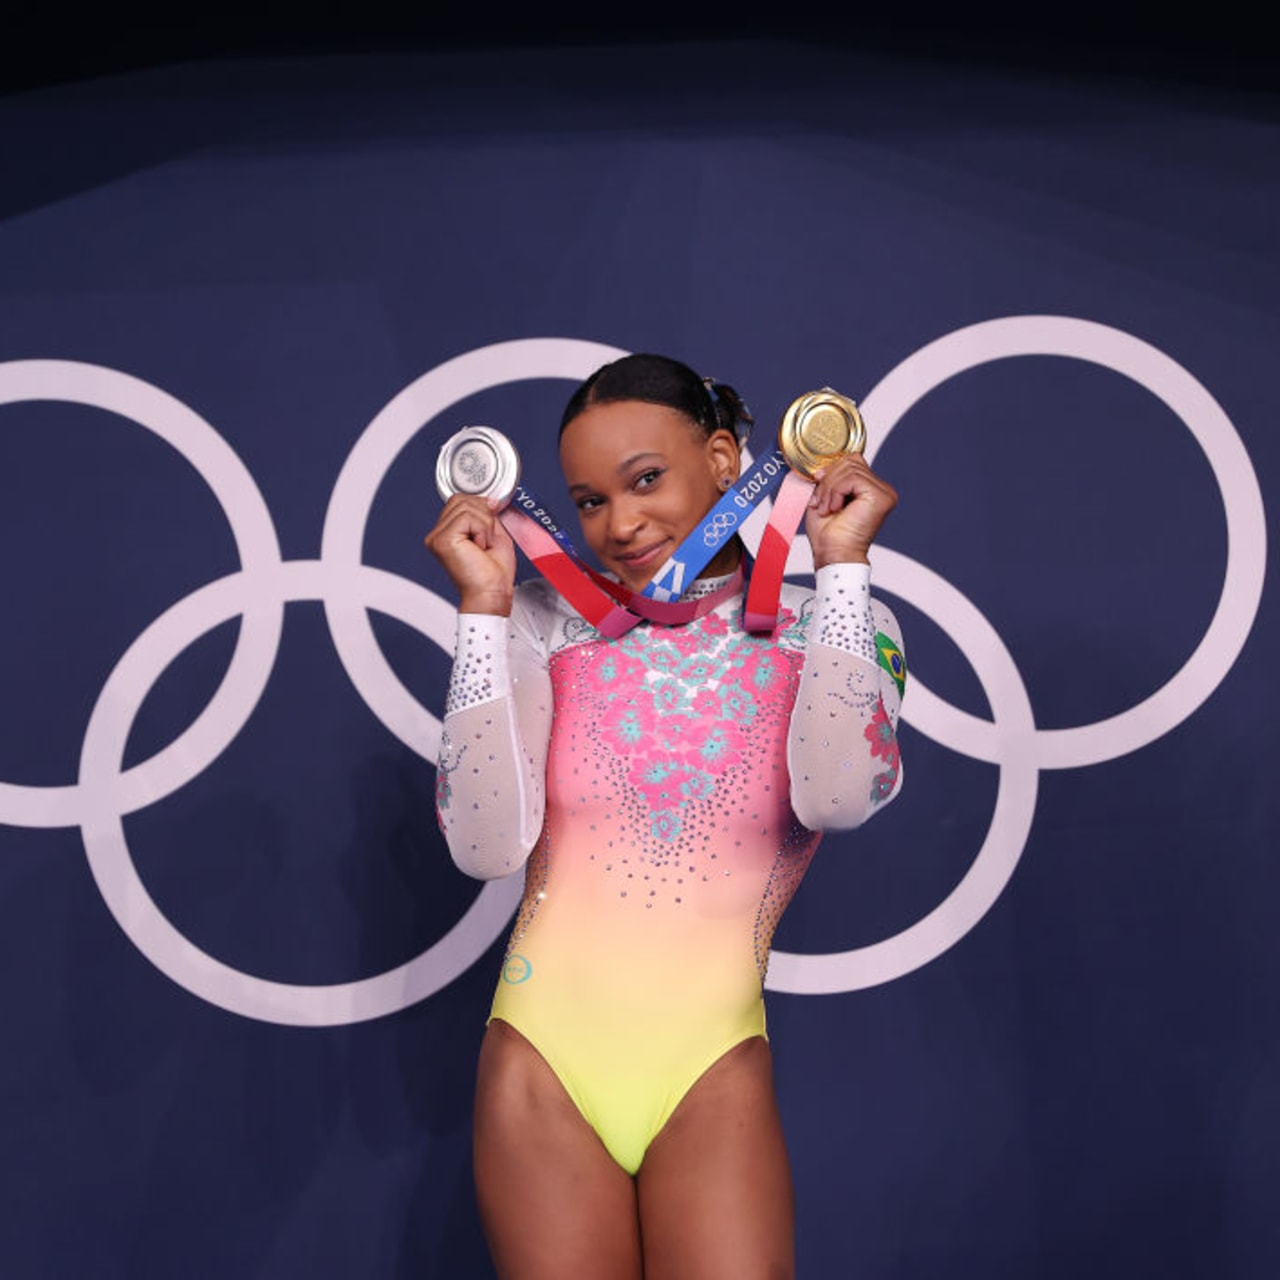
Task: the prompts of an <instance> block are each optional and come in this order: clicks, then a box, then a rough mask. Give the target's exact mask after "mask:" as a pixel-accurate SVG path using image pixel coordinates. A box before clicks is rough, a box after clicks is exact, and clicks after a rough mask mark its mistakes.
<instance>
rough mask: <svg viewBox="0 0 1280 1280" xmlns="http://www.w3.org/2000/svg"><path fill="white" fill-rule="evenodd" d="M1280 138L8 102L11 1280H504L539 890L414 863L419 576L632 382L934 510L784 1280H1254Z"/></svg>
mask: <svg viewBox="0 0 1280 1280" xmlns="http://www.w3.org/2000/svg"><path fill="white" fill-rule="evenodd" d="M1273 105H1274V104H1273V103H1271V102H1261V103H1259V102H1258V101H1255V100H1251V99H1249V98H1247V97H1245V96H1242V95H1232V94H1230V93H1229V92H1227V91H1225V90H1217V91H1214V92H1212V93H1210V92H1208V91H1200V92H1197V93H1194V94H1193V93H1192V92H1190V91H1189V90H1185V89H1184V90H1180V91H1178V90H1174V89H1173V88H1171V87H1169V86H1167V85H1165V86H1158V85H1152V84H1139V83H1135V82H1124V81H1119V80H1115V81H1110V82H1104V81H1096V82H1084V81H1078V82H1073V81H1069V80H1057V81H1050V80H1047V79H1039V80H1037V79H1033V78H1030V77H1019V76H1018V75H1016V74H1015V73H1013V72H1004V73H1000V74H996V73H995V72H992V71H988V72H985V73H980V72H978V71H977V70H972V69H965V68H963V67H958V66H950V67H948V66H945V65H941V64H938V65H926V64H923V63H921V64H915V63H909V62H901V63H899V62H892V61H890V60H888V59H887V58H884V57H881V58H878V59H869V58H858V57H857V56H855V55H853V54H850V53H848V52H836V51H834V50H824V49H821V48H818V47H814V46H804V47H801V46H784V45H761V44H756V45H746V44H744V45H740V46H735V45H729V44H726V45H700V46H694V45H690V46H676V47H669V48H665V49H657V48H653V49H633V50H629V51H628V50H621V49H617V50H611V51H600V50H596V51H593V50H575V51H561V52H556V51H542V52H537V53H534V52H524V53H515V52H512V53H507V54H496V53H488V54H483V55H481V54H471V55H464V54H456V55H450V56H443V55H441V56H425V55H417V56H413V57H407V56H406V57H403V58H396V57H391V56H387V57H382V58H376V59H375V58H370V59H348V60H321V59H313V60H308V61H292V62H275V63H271V62H240V63H224V64H221V65H208V66H192V67H178V68H171V69H167V70H161V71H153V72H148V73H145V74H142V73H140V74H136V75H133V76H128V77H121V78H118V79H114V80H108V81H102V82H96V83H88V84H84V85H80V86H72V87H66V88H61V89H56V90H45V91H41V92H33V93H28V94H24V95H20V96H14V97H9V98H7V99H2V100H0V152H2V153H3V154H4V155H5V157H6V166H5V168H6V172H5V179H4V185H3V189H2V190H0V215H2V218H3V220H2V221H0V531H2V533H3V547H4V555H3V565H4V572H3V577H2V578H0V582H2V583H3V594H2V596H0V602H2V603H0V608H3V617H4V623H5V625H4V626H3V628H0V707H2V708H3V715H2V716H0V984H2V985H0V998H2V1002H3V1009H4V1014H5V1035H4V1044H5V1052H4V1053H3V1055H0V1117H2V1120H0V1131H2V1132H3V1134H4V1147H5V1157H4V1166H5V1194H4V1197H3V1199H2V1200H0V1273H3V1274H4V1275H6V1276H9V1275H12V1276H16V1277H45V1276H48V1277H59V1278H62V1277H71V1276H75V1277H81V1276H93V1277H95V1278H99V1277H100V1278H102V1280H108V1278H115V1277H177V1276H181V1277H184V1280H188V1278H189V1280H196V1278H200V1277H219V1278H222V1277H236V1278H237V1280H245V1278H248V1277H271V1278H273V1280H274V1278H276V1277H282V1278H291V1277H303V1276H306V1277H313V1276H317V1275H320V1276H341V1277H346V1276H356V1275H358V1276H361V1277H369V1278H370V1280H372V1278H375V1277H396V1278H399V1277H406V1278H407V1277H423V1276H441V1277H446V1276H447V1277H481V1278H482V1277H485V1276H488V1275H491V1271H490V1268H489V1264H488V1262H487V1259H486V1256H485V1251H484V1246H483V1241H482V1239H481V1236H480V1233H479V1227H478V1224H477V1220H476V1216H475V1211H474V1208H473V1204H472V1193H471V1186H470V1171H469V1163H468V1162H469V1108H470V1101H471V1078H472V1069H473V1063H474V1055H475V1051H476V1048H477V1045H478V1042H479V1037H480V1035H481V1032H482V1029H483V1020H484V1015H485V1012H486V1010H487V1005H488V1000H489V996H490V993H491V989H492V985H493V982H494V979H495V975H496V966H497V960H498V956H499V954H500V950H501V939H502V936H503V933H504V930H505V921H506V919H507V917H508V915H509V912H510V909H511V906H512V903H513V901H514V898H513V894H514V892H515V890H516V888H517V887H516V886H512V885H502V884H499V885H496V886H493V887H491V888H487V889H485V890H484V891H483V892H481V890H480V886H478V885H477V884H475V883H473V882H469V881H467V880H466V879H465V878H464V877H462V876H461V875H460V874H458V873H457V872H455V871H454V870H453V868H452V865H451V864H450V862H449V859H448V856H447V853H446V851H445V849H444V846H443V842H442V840H441V838H440V836H439V834H438V832H437V830H436V826H435V820H434V814H433V811H432V805H431V795H432V787H433V780H434V779H433V775H434V769H433V763H432V761H433V759H434V748H435V742H436V735H437V733H438V720H437V719H436V717H437V716H438V715H439V714H440V713H441V710H442V704H443V689H444V681H445V679H446V676H447V668H448V654H447V648H448V645H449V635H450V624H451V616H450V607H449V604H448V600H447V596H448V589H447V586H446V584H445V582H444V581H443V579H442V577H441V575H440V574H439V573H438V572H437V570H436V568H435V566H434V564H433V563H432V562H431V561H430V559H429V557H428V556H427V555H426V553H425V552H424V551H423V550H422V547H421V539H422V535H423V534H424V532H425V531H426V530H427V529H428V528H429V527H430V525H431V523H432V522H433V520H434V518H435V513H436V511H437V509H438V502H437V500H436V498H435V495H434V491H433V485H432V474H433V469H434V458H435V452H436V449H437V447H438V445H439V443H440V441H441V440H442V439H443V438H444V437H445V436H446V435H448V434H450V433H451V432H452V431H453V430H455V429H456V428H457V427H459V426H461V425H462V424H464V423H467V422H477V421H479V422H488V423H490V424H492V425H496V426H499V427H501V428H503V429H504V430H506V431H508V433H509V434H511V435H513V436H514V437H515V438H516V439H517V440H518V441H519V442H520V444H521V446H522V449H523V452H524V454H525V458H526V463H527V468H528V473H529V474H530V476H531V477H532V480H533V482H534V484H535V486H536V487H538V488H540V489H542V490H543V491H544V492H547V493H556V494H558V492H559V490H558V489H557V487H556V486H557V476H556V470H555V465H554V462H555V459H554V449H553V448H552V447H551V442H552V439H553V434H552V433H553V431H554V424H555V422H556V420H557V419H558V414H559V410H560V407H561V405H562V403H563V401H564V399H565V398H566V395H567V393H568V391H569V388H570V386H571V382H570V379H573V378H576V377H580V376H582V375H584V374H585V373H586V372H588V371H589V370H590V369H591V368H593V367H594V365H595V364H596V363H599V361H600V359H602V358H603V356H604V352H605V350H606V349H608V348H616V349H619V350H657V351H663V352H667V353H670V354H673V355H677V356H680V357H682V358H684V359H687V360H688V361H689V362H691V363H692V364H694V365H695V366H696V367H697V368H698V369H700V370H701V371H703V372H705V373H708V374H711V375H713V376H715V377H717V378H720V379H722V380H725V381H729V382H732V383H734V384H735V385H737V386H738V387H739V388H740V389H741V390H742V392H743V393H744V394H745V395H746V397H747V399H748V401H749V402H750V404H751V405H752V407H753V408H754V409H755V411H756V415H757V418H758V420H759V422H760V424H761V426H760V428H759V431H760V437H759V439H760V440H764V439H766V438H767V437H768V435H769V433H770V430H771V428H772V425H773V424H774V423H776V421H777V419H778V417H779V416H780V414H781V411H782V410H783V408H784V407H785V406H786V404H787V403H788V402H789V401H790V400H791V399H792V398H793V397H794V396H795V395H797V394H799V393H800V392H802V391H805V390H809V389H811V388H813V387H817V386H821V385H823V384H827V383H830V384H833V385H835V386H837V387H839V388H840V389H842V390H844V391H846V392H847V393H849V394H852V395H854V396H856V397H857V398H859V399H860V400H861V401H863V404H864V408H865V410H866V414H867V418H868V426H869V430H870V433H871V436H872V443H873V448H874V449H875V451H876V452H875V462H876V466H877V468H878V469H879V470H881V471H882V472H883V473H884V474H885V475H886V476H887V477H889V478H890V479H891V480H892V481H893V483H894V484H895V485H896V486H897V487H898V489H899V491H900V493H901V495H902V502H901V506H900V508H899V510H898V511H897V512H896V513H895V515H894V517H893V519H892V521H891V523H890V525H889V527H888V528H887V529H886V531H885V534H884V549H883V550H882V552H881V553H880V556H879V557H878V558H877V560H876V562H875V574H876V581H877V584H878V585H877V590H878V591H879V592H880V593H882V594H883V595H884V596H885V598H886V599H887V600H889V602H890V603H891V604H892V605H893V606H894V608H895V609H896V610H897V612H898V614H899V617H900V619H901V621H902V622H903V625H904V629H905V634H906V637H907V645H908V650H909V655H910V659H911V663H912V669H913V673H914V674H913V685H912V687H910V688H909V691H908V697H907V701H906V704H905V717H906V720H907V722H908V723H907V727H906V728H905V729H904V731H903V739H904V757H905V768H906V782H905V787H904V791H903V795H902V797H901V799H900V800H899V801H898V802H897V803H895V804H894V805H893V806H892V807H891V808H890V809H889V810H887V811H886V812H885V813H884V814H883V815H882V816H879V817H877V819H876V820H875V821H874V822H873V823H871V824H870V825H869V826H868V827H867V828H865V829H864V830H862V831H859V832H856V833H853V834H851V835H848V836H845V837H840V838H838V839H831V840H829V841H828V842H826V843H825V844H824V846H823V848H822V850H821V852H820V854H819V856H818V858H817V859H816V861H815V863H814V866H813V869H812V871H811V872H810V876H809V880H808V882H807V883H806V885H805V886H804V888H803V890H802V892H801V894H800V896H799V897H798V898H797V900H796V902H795V903H794V905H793V907H792V908H791V911H790V913H789V915H788V916H787V918H786V920H785V921H784V923H783V926H782V928H781V930H780V932H779V935H778V938H777V939H776V942H777V950H778V954H777V955H776V956H775V961H774V964H773V967H772V969H771V980H770V981H771V986H772V987H773V988H774V990H773V993H772V994H771V995H770V997H769V1017H770V1027H771V1034H772V1037H773V1042H774V1049H775V1054H776V1061H777V1067H778V1079H779V1090H780V1096H781V1102H782V1108H783V1112H784V1120H785V1122H786V1125H787V1129H788V1134H789V1139H790V1143H791V1148H792V1154H793V1159H794V1164H795V1173H796V1182H797V1190H798V1198H799V1255H800V1274H801V1275H802V1276H804V1277H806V1278H808V1280H825V1278H826V1277H844V1276H860V1277H862V1276H866V1277H870V1276H875V1277H894V1278H895V1280H899V1278H901V1280H909V1278H910V1280H914V1278H916V1277H937V1276H969V1275H975V1276H977V1275H981V1276H984V1277H989V1278H993V1280H994V1278H996V1277H1009V1278H1010V1280H1014V1278H1017V1280H1025V1277H1028V1276H1037V1277H1063V1278H1065V1277H1072V1278H1073V1280H1074V1278H1075V1277H1078V1276H1080V1275H1082V1274H1085V1273H1089V1274H1093V1275H1097V1276H1102V1277H1113V1276H1114V1277H1126V1278H1129V1277H1133V1276H1146V1275H1160V1276H1177V1277H1205V1278H1209V1277H1213V1278H1214V1280H1220V1278H1223V1277H1241V1278H1244V1277H1268V1280H1269V1278H1270V1277H1273V1276H1274V1275H1275V1274H1277V1268H1278V1267H1280V1219H1277V1216H1276V1213H1275V1206H1276V1204H1277V1203H1280V1162H1278V1161H1277V1157H1276V1152H1277V1150H1278V1149H1280V1018H1278V1017H1277V994H1276V993H1277V992H1278V991H1280V981H1278V979H1280V943H1277V933H1276V930H1275V928H1274V923H1273V915H1274V910H1275V904H1276V895H1277V889H1280V871H1278V870H1277V866H1276V863H1275V860H1274V856H1273V854H1274V849H1275V835H1276V830H1277V822H1276V793H1277V788H1276V787H1275V786H1274V785H1273V784H1272V783H1271V781H1270V779H1271V775H1272V773H1273V772H1274V771H1275V769H1276V766H1277V764H1278V763H1280V740H1278V738H1277V733H1276V728H1275V707H1276V697H1275V695H1276V678H1275V675H1274V674H1273V673H1272V672H1271V671H1270V669H1269V668H1268V667H1267V665H1266V661H1267V660H1266V658H1265V654H1266V653H1267V652H1274V651H1273V650H1271V648H1270V646H1271V645H1272V644H1275V643H1276V640H1277V632H1278V630H1280V619H1278V618H1277V608H1276V601H1275V595H1274V591H1269V592H1266V591H1264V589H1263V588H1264V570H1265V555H1266V540H1267V530H1268V528H1270V527H1271V526H1270V516H1269V507H1274V505H1275V504H1274V502H1272V501H1271V499H1270V496H1271V495H1272V494H1273V493H1274V491H1275V477H1276V472H1277V468H1278V467H1280V443H1277V438H1276V435H1275V433H1274V431H1273V430H1272V427H1273V424H1274V417H1275V408H1274V375H1275V366H1276V354H1275V353H1276V351H1277V350H1278V349H1280V314H1278V310H1277V300H1278V299H1280V288H1278V285H1280V249H1278V248H1277V241H1276V235H1275V226H1276V222H1277V217H1278V216H1280V173H1278V172H1277V166H1276V159H1275V158H1276V156H1277V154H1280V130H1278V129H1277V126H1276V124H1275V121H1274V111H1273ZM758 444H759V441H758V442H757V447H758ZM1264 500H1265V501H1266V502H1267V503H1269V507H1268V508H1264ZM361 566H365V567H361Z"/></svg>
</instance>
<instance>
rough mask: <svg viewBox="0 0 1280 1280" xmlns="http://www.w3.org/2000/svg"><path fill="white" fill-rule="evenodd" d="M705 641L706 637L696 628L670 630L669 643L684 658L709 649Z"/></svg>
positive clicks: (673, 628)
mask: <svg viewBox="0 0 1280 1280" xmlns="http://www.w3.org/2000/svg"><path fill="white" fill-rule="evenodd" d="M707 639H708V637H707V636H706V635H705V634H704V633H703V632H701V631H699V630H698V628H697V627H693V626H690V627H672V628H671V643H672V644H673V645H675V647H676V648H677V649H678V650H679V651H680V653H681V654H683V655H684V656H685V657H686V658H687V657H690V656H691V655H692V654H695V653H701V652H703V650H705V649H707V648H709V647H710V646H709V645H708V644H707Z"/></svg>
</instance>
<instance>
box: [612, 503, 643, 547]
mask: <svg viewBox="0 0 1280 1280" xmlns="http://www.w3.org/2000/svg"><path fill="white" fill-rule="evenodd" d="M643 524H644V514H643V512H642V510H641V508H640V505H639V504H638V503H636V502H633V501H632V500H631V498H630V497H629V496H628V497H619V498H615V499H614V500H613V501H612V502H610V503H609V537H610V538H611V539H612V540H613V541H614V542H617V543H621V544H624V545H625V544H626V543H628V542H630V541H631V540H632V539H633V538H634V537H635V536H636V534H637V533H638V532H639V530H640V528H641V526H642V525H643Z"/></svg>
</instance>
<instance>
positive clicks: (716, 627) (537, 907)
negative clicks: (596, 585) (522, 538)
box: [437, 565, 905, 1173]
mask: <svg viewBox="0 0 1280 1280" xmlns="http://www.w3.org/2000/svg"><path fill="white" fill-rule="evenodd" d="M717 585H719V583H718V582H711V583H707V582H705V581H703V582H699V583H696V584H695V586H694V591H693V593H695V594H696V593H698V592H701V591H707V590H711V589H714V587H715V586H717ZM741 611H742V597H741V595H738V596H735V597H733V598H731V599H729V600H727V601H725V602H723V603H721V604H720V605H718V606H717V607H716V608H715V609H714V610H713V611H711V612H709V613H707V614H706V615H704V616H703V617H702V618H699V619H697V620H696V621H694V622H690V623H687V624H685V625H683V626H678V627H663V626H657V625H650V624H648V623H641V624H640V625H639V626H637V627H636V628H635V629H634V630H632V631H630V632H629V633H628V634H627V635H625V636H623V637H622V638H621V639H618V640H613V641H610V640H606V639H604V638H603V637H601V636H600V634H599V633H598V632H596V631H595V629H594V628H593V627H591V626H590V625H589V624H588V623H586V622H585V621H583V619H582V618H580V617H579V616H578V615H577V614H576V613H575V612H573V610H572V609H571V608H570V607H569V606H568V605H567V604H565V603H564V601H563V600H562V599H561V598H560V597H559V595H558V594H556V592H555V591H554V590H553V589H552V588H551V587H550V586H548V585H547V584H546V583H544V582H542V581H540V580H538V581H533V582H529V583H524V584H522V585H521V586H520V587H519V588H518V589H517V592H516V601H515V606H514V608H513V612H512V616H511V618H510V620H509V621H508V620H507V619H505V618H497V617H490V616H488V615H479V614H462V615H460V616H459V619H458V648H457V654H456V657H455V663H454V671H453V677H452V679H451V682H450V691H449V699H448V704H447V707H446V715H445V722H444V734H443V736H442V741H441V749H440V758H439V768H438V773H437V807H438V811H439V815H440V822H441V826H442V828H443V830H444V832H445V835H446V838H447V840H448V843H449V847H450V851H451V853H452V855H453V858H454V860H455V862H456V863H457V864H458V866H460V867H461V868H462V869H463V870H464V871H466V872H468V873H469V874H471V875H474V876H479V877H482V878H492V877H496V876H503V875H508V874H511V873H513V872H515V871H517V870H518V869H520V868H521V867H522V866H524V867H525V892H524V898H523V901H522V904H521V906H520V910H519V913H518V915H517V918H516V923H515V927H514V929H513V931H512V934H511V939H510V943H509V946H508V950H507V954H506V957H505V960H504V963H503V967H502V973H501V977H500V980H499V982H498V989H497V994H496V996H495V998H494V1002H493V1008H492V1013H491V1016H492V1017H495V1018H500V1019H502V1020H503V1021H505V1022H507V1023H509V1024H510V1025H511V1026H513V1027H514V1028H516V1030H518V1031H519V1032H520V1033H521V1034H522V1035H524V1036H525V1038H526V1039H528V1040H529V1041H530V1042H531V1043H532V1044H533V1046H534V1047H535V1048H536V1049H537V1051H538V1052H539V1053H540V1054H541V1055H542V1056H543V1057H544V1058H545V1059H546V1061H547V1062H548V1063H549V1064H550V1066H551V1068H552V1069H553V1070H554V1072H555V1073H556V1075H557V1076H558V1077H559V1079H560V1081H561V1082H562V1083H563V1085H564V1087H565V1089H566V1091H567V1092H568V1093H569V1095H570V1097H571V1098H572V1099H573V1101H574V1102H575V1104H576V1105H577V1107H578V1109H579V1111H580V1112H581V1113H582V1115H583V1116H584V1117H585V1118H586V1120H587V1121H588V1123H590V1124H591V1125H592V1126H593V1128H594V1129H595V1130H596V1132H597V1133H598V1134H599V1136H600V1138H601V1140H602V1142H603V1143H604V1145H605V1147H606V1148H607V1149H608V1150H609V1152H610V1153H611V1154H612V1155H613V1157H614V1159H615V1160H617V1162H618V1163H619V1164H620V1165H622V1167H623V1168H625V1169H626V1170H627V1171H628V1172H630V1173H635V1171H636V1170H637V1169H638V1168H639V1166H640V1162H641V1160H642V1159H643V1158H644V1152H645V1150H646V1148H647V1147H648V1145H649V1143H650V1142H651V1141H652V1140H653V1138H654V1137H655V1136H656V1135H657V1133H658V1131H659V1130H660V1129H661V1128H662V1126H663V1124H664V1123H665V1121H666V1119H667V1118H668V1116H670V1115H671V1113H672V1111H674V1109H675V1107H676V1105H677V1104H678V1103H679V1101H680V1099H681V1098H682V1097H683V1096H684V1094H685V1093H686V1092H687V1091H688V1089H689V1088H690V1087H691V1086H692V1085H693V1083H694V1082H695V1081H696V1080H697V1078H698V1077H699V1076H700V1075H701V1074H702V1072H703V1071H705V1070H706V1069H707V1067H709V1066H710V1065H711V1064H712V1063H713V1062H714V1061H715V1060H716V1059H717V1058H719V1057H720V1056H721V1055H722V1054H723V1053H725V1052H726V1051H727V1050H728V1049H730V1048H732V1047H733V1046H734V1045H735V1044H737V1043H738V1042H739V1041H741V1040H743V1039H745V1038H747V1037H749V1036H756V1035H764V1034H765V1019H764V1003H763V999H762V988H763V981H764V973H765V967H766V964H767V962H768V956H769V946H770V941H771V939H772V936H773V931H774V928H775V926H776V925H777V922H778V919H779V917H780V916H781V914H782V912H783V910H784V908H785V907H786V905H787V903H788V902H789V901H790V900H791V897H792V895H793V894H794V892H795V890H796V888H797V886H798V885H799V883H800V879H801V877H802V876H803V875H804V872H805V870H806V868H807V867H808V865H809V861H810V859H811V858H812V856H813V852H814V849H815V848H816V846H817V844H818V841H819V839H820V838H821V832H822V830H824V829H835V828H849V827H854V826H857V825H859V824H860V823H861V822H862V821H864V820H865V819H866V818H867V817H868V816H869V815H870V814H872V813H873V812H875V811H876V810H877V809H878V808H880V807H881V806H883V805H884V804H885V803H887V802H888V800H889V799H891V798H892V797H893V796H894V795H895V794H896V793H897V791H898V789H899V787H900V786H901V781H902V770H901V761H900V757H899V750H898V743H897V737H896V725H897V719H898V709H899V706H900V699H901V693H902V682H903V680H904V679H905V668H904V667H903V665H902V664H903V659H902V650H901V640H900V637H899V634H898V628H897V624H896V622H895V621H894V619H893V616H892V614H891V613H890V612H889V610H888V609H886V608H885V607H884V606H883V605H882V604H880V603H879V602H878V601H874V600H872V598H871V595H870V574H869V571H868V570H867V569H866V567H865V566H860V565H832V566H828V567H826V568H824V569H822V570H820V571H819V572H818V575H817V586H816V591H815V590H814V589H812V588H802V587H797V586H791V585H788V586H786V587H785V588H784V593H783V610H782V613H781V614H780V621H779V625H778V627H777V629H776V630H775V631H774V632H773V634H772V635H767V636H754V635H750V634H748V633H746V632H744V631H743V630H742V627H741Z"/></svg>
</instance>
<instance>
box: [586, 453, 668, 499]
mask: <svg viewBox="0 0 1280 1280" xmlns="http://www.w3.org/2000/svg"><path fill="white" fill-rule="evenodd" d="M647 458H652V459H654V461H656V462H665V461H666V458H665V457H664V455H663V454H661V453H658V452H656V451H655V450H646V451H645V452H643V453H633V454H632V455H631V456H630V457H629V458H623V460H622V461H621V462H620V463H618V471H617V474H618V475H620V476H622V475H626V473H627V472H628V471H630V470H631V469H632V468H633V467H634V466H636V465H637V464H638V463H641V462H644V461H645V460H646V459H647ZM569 492H570V493H590V492H591V486H590V485H589V484H571V485H570V486H569Z"/></svg>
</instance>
